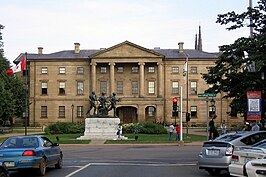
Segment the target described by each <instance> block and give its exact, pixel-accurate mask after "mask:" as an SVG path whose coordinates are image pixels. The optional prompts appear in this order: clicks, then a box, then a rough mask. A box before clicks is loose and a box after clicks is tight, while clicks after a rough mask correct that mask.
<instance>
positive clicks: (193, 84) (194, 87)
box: [190, 81, 197, 94]
mask: <svg viewBox="0 0 266 177" xmlns="http://www.w3.org/2000/svg"><path fill="white" fill-rule="evenodd" d="M190 89H191V92H190V93H191V94H197V82H195V81H192V82H190Z"/></svg>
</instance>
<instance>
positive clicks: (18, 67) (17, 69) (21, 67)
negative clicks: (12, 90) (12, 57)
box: [6, 58, 26, 76]
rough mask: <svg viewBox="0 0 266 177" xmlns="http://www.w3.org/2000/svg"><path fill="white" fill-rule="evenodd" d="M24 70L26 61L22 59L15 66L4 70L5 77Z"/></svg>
mask: <svg viewBox="0 0 266 177" xmlns="http://www.w3.org/2000/svg"><path fill="white" fill-rule="evenodd" d="M25 69H26V59H25V58H22V59H21V60H20V61H19V63H18V64H17V65H16V66H13V67H12V68H10V69H8V70H6V73H7V75H9V76H10V75H12V74H14V73H16V72H20V71H23V70H25Z"/></svg>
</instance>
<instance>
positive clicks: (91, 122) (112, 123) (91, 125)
mask: <svg viewBox="0 0 266 177" xmlns="http://www.w3.org/2000/svg"><path fill="white" fill-rule="evenodd" d="M89 100H90V103H89V107H88V111H87V118H86V119H85V131H84V135H83V136H81V137H79V138H77V139H80V140H84V139H86V140H88V139H90V140H92V139H105V140H106V139H111V140H112V139H117V127H118V126H119V125H121V122H120V118H119V117H117V115H116V103H117V102H120V101H121V99H120V98H116V94H115V93H112V95H111V96H110V97H106V96H105V93H102V94H101V96H100V97H97V96H96V94H95V92H94V91H93V92H92V93H91V95H90V97H89ZM92 108H93V114H92V115H91V113H90V112H91V110H92ZM111 110H113V111H114V114H113V115H112V116H110V115H108V112H110V111H111ZM125 138H126V137H124V136H120V139H125Z"/></svg>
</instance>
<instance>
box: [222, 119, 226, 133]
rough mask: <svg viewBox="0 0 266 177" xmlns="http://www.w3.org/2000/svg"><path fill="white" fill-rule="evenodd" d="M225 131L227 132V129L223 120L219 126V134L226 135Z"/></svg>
mask: <svg viewBox="0 0 266 177" xmlns="http://www.w3.org/2000/svg"><path fill="white" fill-rule="evenodd" d="M226 131H227V127H226V124H225V120H223V123H222V124H221V134H222V135H223V134H226Z"/></svg>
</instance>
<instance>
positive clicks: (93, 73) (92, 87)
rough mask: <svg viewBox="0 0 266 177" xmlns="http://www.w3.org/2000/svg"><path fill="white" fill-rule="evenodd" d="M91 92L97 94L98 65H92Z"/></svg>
mask: <svg viewBox="0 0 266 177" xmlns="http://www.w3.org/2000/svg"><path fill="white" fill-rule="evenodd" d="M90 65H91V91H95V93H96V65H97V63H96V62H94V63H91V64H90Z"/></svg>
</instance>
